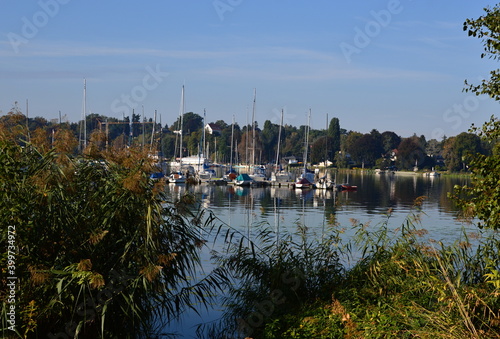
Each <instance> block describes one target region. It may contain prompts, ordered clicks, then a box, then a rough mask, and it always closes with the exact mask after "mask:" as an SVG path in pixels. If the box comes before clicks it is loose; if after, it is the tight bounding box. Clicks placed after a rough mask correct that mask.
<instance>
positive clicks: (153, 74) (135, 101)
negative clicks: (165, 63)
mask: <svg viewBox="0 0 500 339" xmlns="http://www.w3.org/2000/svg"><path fill="white" fill-rule="evenodd" d="M168 75H169V73H168V72H162V71H161V70H160V65H159V64H156V66H155V68H154V69H153V68H152V67H151V66H146V74H145V75H144V77H143V78H142V82H141V84H139V85H136V86H134V87H132V89H131V90H130V93H123V94H122V95H121V96H120V99H115V100H113V102H112V103H111V110H112V111H113V113H117V114H118V113H123V114H124V115H130V111H131V110H133V109H135V108H138V107H139V105H140V103H141V102H143V101H144V100H146V98H147V96H148V93H149V92H151V91H154V90H155V89H157V88H158V86H159V85H160V84H161V83H162V82H163V81H164V80H165V78H166V77H168Z"/></svg>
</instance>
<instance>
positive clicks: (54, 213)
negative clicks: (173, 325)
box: [0, 140, 223, 338]
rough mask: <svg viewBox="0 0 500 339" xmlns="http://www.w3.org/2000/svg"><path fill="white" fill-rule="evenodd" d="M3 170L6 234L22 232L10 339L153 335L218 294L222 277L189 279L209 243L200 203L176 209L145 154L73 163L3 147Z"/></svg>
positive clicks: (93, 156) (185, 200)
mask: <svg viewBox="0 0 500 339" xmlns="http://www.w3.org/2000/svg"><path fill="white" fill-rule="evenodd" d="M0 163H2V166H0V198H1V199H0V224H1V229H2V230H7V227H8V225H13V226H15V228H16V246H17V248H18V250H17V253H16V267H17V270H16V274H17V278H18V291H17V295H16V302H15V307H16V310H18V312H17V313H16V317H17V319H16V320H17V321H16V329H17V332H12V331H10V330H8V325H9V324H8V323H7V322H6V319H7V318H6V311H7V310H6V308H5V305H7V299H6V298H7V295H6V294H5V293H4V291H6V289H4V288H2V294H1V295H0V298H1V299H2V301H3V302H4V308H3V310H2V330H1V332H2V335H4V336H7V335H14V336H15V337H22V338H32V337H47V336H49V337H51V336H53V337H75V338H135V337H149V336H153V335H155V334H156V333H157V331H158V330H159V329H161V328H164V326H165V323H168V321H170V320H172V319H174V318H176V317H177V316H178V315H179V314H181V313H182V312H183V311H184V310H185V309H186V308H194V306H193V305H194V304H196V303H199V304H202V305H203V304H205V305H207V304H208V302H209V301H210V300H211V298H212V296H213V294H214V291H217V290H219V286H220V281H221V280H223V277H220V276H217V274H216V273H214V274H213V275H212V276H210V277H207V278H206V279H203V280H201V281H198V282H196V283H193V282H192V281H191V280H190V278H189V277H191V276H193V275H194V274H195V272H196V270H197V269H198V268H199V267H200V261H199V249H200V247H201V246H202V245H203V243H204V241H203V239H202V238H201V237H200V230H201V228H202V227H203V225H202V224H200V222H199V221H200V220H201V219H202V218H201V217H200V216H199V215H196V209H193V208H192V207H189V206H190V205H191V204H192V202H193V199H192V198H191V197H189V196H184V197H182V198H181V199H180V200H179V201H169V200H168V197H167V196H166V194H165V192H164V191H163V187H164V183H162V182H156V183H154V182H151V181H150V180H149V177H148V174H149V172H150V171H151V168H152V163H151V162H150V161H149V160H148V157H147V154H144V153H142V152H141V150H140V149H133V148H132V149H128V150H122V151H120V152H113V153H107V152H106V151H104V150H102V149H100V148H99V147H95V148H92V149H91V152H89V153H88V155H87V156H85V157H75V156H73V155H72V154H71V153H63V152H56V150H55V149H46V148H43V149H41V148H38V147H37V146H36V145H33V144H26V146H25V147H20V146H19V145H17V144H16V143H13V142H9V141H5V140H2V141H0ZM6 241H7V235H6V232H4V231H2V244H6V243H7V242H6ZM4 250H6V248H4V249H2V252H1V253H2V256H1V259H0V264H1V265H2V267H7V253H6V251H4ZM216 279H219V280H217V281H216ZM5 283H6V280H5V278H4V277H3V278H2V285H3V286H5V285H4V284H5ZM164 335H167V334H165V333H164Z"/></svg>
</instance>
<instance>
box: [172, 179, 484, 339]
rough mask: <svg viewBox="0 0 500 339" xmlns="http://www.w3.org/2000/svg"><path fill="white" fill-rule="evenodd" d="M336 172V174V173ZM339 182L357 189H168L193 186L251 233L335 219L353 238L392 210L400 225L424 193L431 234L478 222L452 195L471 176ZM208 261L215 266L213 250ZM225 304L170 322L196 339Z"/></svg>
mask: <svg viewBox="0 0 500 339" xmlns="http://www.w3.org/2000/svg"><path fill="white" fill-rule="evenodd" d="M332 177H333V175H332ZM337 182H338V183H345V182H349V183H350V184H352V185H357V186H358V190H357V191H354V192H346V191H344V192H333V191H324V190H318V189H316V190H304V191H303V190H298V189H292V188H288V187H249V188H243V187H234V186H232V185H227V186H214V185H206V184H202V185H196V186H185V185H173V184H170V185H168V187H167V190H168V191H169V193H170V194H171V195H172V198H174V199H175V198H177V197H180V196H181V195H182V194H184V193H185V192H186V190H189V191H190V192H192V193H193V194H195V195H196V197H197V198H198V199H199V201H200V203H201V206H202V207H203V208H206V209H209V210H211V211H212V212H214V214H215V215H216V216H217V217H218V218H219V219H220V221H222V222H224V223H226V224H228V225H230V226H231V227H233V228H236V229H238V230H240V231H241V232H243V233H244V234H247V235H248V236H249V237H250V238H252V234H253V231H255V230H256V229H257V227H256V226H257V225H260V224H267V225H269V227H271V228H273V229H275V230H276V231H277V232H290V233H293V232H294V231H295V229H296V227H297V224H298V223H300V224H304V225H306V226H308V228H309V229H312V230H314V231H315V233H316V234H322V233H323V232H326V225H327V224H328V221H330V222H331V221H332V220H333V221H334V222H336V223H337V224H338V225H339V226H340V227H341V228H343V229H345V233H344V234H343V236H344V237H345V240H349V238H350V237H352V236H353V235H354V230H353V227H352V223H353V220H354V219H355V220H357V221H358V222H359V223H363V224H368V225H369V227H373V228H374V229H376V227H377V225H380V224H381V223H382V222H384V221H386V220H387V213H388V211H389V210H391V217H390V219H389V228H392V229H396V228H399V227H400V226H401V225H402V224H403V223H405V221H406V220H407V218H408V217H409V216H410V214H411V213H413V212H416V210H415V208H414V202H415V199H417V198H418V197H422V196H424V197H425V200H424V202H423V205H422V212H423V214H421V217H420V222H421V225H419V226H418V227H417V228H419V229H420V228H424V229H426V230H427V231H428V232H429V233H428V235H427V237H429V238H432V239H434V240H439V241H443V242H445V243H451V242H453V241H455V240H457V239H458V238H459V237H460V235H461V232H462V231H463V230H464V229H465V230H466V232H467V233H469V232H475V231H476V230H477V228H476V226H474V225H471V224H467V223H464V222H462V221H460V220H459V219H458V218H457V213H458V210H457V209H456V207H455V206H454V204H453V202H452V201H451V200H450V199H449V198H448V196H447V194H448V192H451V191H452V190H453V186H454V185H465V184H467V183H468V182H469V179H468V178H457V177H449V176H440V177H424V176H423V175H422V174H419V175H412V174H408V175H402V174H396V175H391V174H381V175H380V174H367V173H364V174H362V173H349V174H347V173H342V172H340V173H337ZM203 262H204V265H206V267H207V268H208V269H209V268H210V267H211V263H210V259H209V257H208V255H206V257H203ZM220 314H221V310H220V307H216V308H215V309H213V310H209V311H208V312H205V313H203V314H202V317H201V318H200V317H198V316H195V315H193V314H190V315H187V316H186V317H185V318H184V320H183V321H181V322H180V323H178V324H176V325H174V326H172V327H170V329H171V330H176V331H178V333H182V334H183V335H184V337H186V338H195V337H196V336H195V334H194V329H193V326H194V325H196V324H198V323H201V322H206V321H209V320H213V319H217V317H218V316H220Z"/></svg>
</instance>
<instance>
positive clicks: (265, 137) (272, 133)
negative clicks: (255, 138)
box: [261, 120, 279, 162]
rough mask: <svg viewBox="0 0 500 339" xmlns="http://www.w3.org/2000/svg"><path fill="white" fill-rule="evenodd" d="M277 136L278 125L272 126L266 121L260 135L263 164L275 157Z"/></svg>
mask: <svg viewBox="0 0 500 339" xmlns="http://www.w3.org/2000/svg"><path fill="white" fill-rule="evenodd" d="M278 134H279V125H276V124H273V123H272V122H271V121H270V120H266V121H265V122H264V128H263V129H262V133H261V140H262V148H263V150H264V151H263V158H264V159H263V160H264V162H269V161H272V160H273V159H274V158H275V157H276V147H277V144H278Z"/></svg>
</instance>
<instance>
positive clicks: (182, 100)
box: [179, 85, 184, 170]
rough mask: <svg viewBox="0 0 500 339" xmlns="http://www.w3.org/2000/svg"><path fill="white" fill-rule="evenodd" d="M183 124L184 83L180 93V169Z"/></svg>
mask: <svg viewBox="0 0 500 339" xmlns="http://www.w3.org/2000/svg"><path fill="white" fill-rule="evenodd" d="M183 125H184V85H182V93H181V128H180V135H181V136H180V145H179V164H180V167H181V169H182V127H183ZM181 169H179V170H181Z"/></svg>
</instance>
